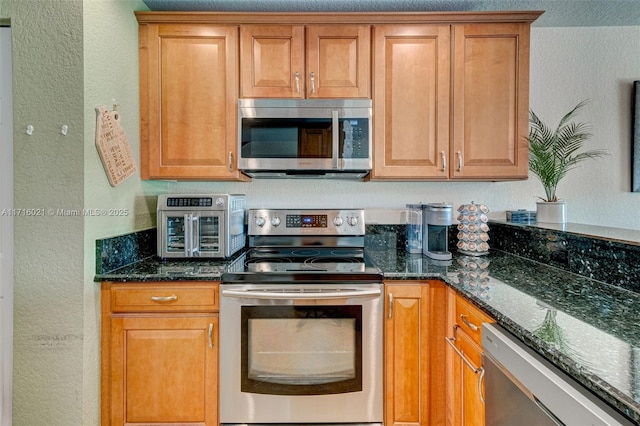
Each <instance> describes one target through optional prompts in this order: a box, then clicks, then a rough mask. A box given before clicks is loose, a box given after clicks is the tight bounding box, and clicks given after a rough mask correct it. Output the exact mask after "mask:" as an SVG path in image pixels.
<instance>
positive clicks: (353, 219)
mask: <svg viewBox="0 0 640 426" xmlns="http://www.w3.org/2000/svg"><path fill="white" fill-rule="evenodd" d="M347 223H348V224H349V225H351V226H356V225H357V224H358V217H357V216H349V217H348V218H347Z"/></svg>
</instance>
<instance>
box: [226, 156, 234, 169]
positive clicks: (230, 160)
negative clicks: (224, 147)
mask: <svg viewBox="0 0 640 426" xmlns="http://www.w3.org/2000/svg"><path fill="white" fill-rule="evenodd" d="M227 166H228V167H229V171H230V172H232V171H233V152H231V151H229V163H228V164H227Z"/></svg>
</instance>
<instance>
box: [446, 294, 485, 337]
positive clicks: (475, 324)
mask: <svg viewBox="0 0 640 426" xmlns="http://www.w3.org/2000/svg"><path fill="white" fill-rule="evenodd" d="M455 322H456V324H457V325H458V326H460V329H462V330H464V332H465V333H466V334H467V335H468V336H469V337H471V340H473V341H474V342H475V343H476V344H478V345H482V323H483V322H494V320H493V319H492V318H491V317H489V316H488V315H486V314H485V313H484V312H482V311H480V310H479V309H478V308H476V307H474V306H472V305H471V304H470V303H469V302H467V301H465V300H464V299H462V298H460V297H457V298H456V310H455Z"/></svg>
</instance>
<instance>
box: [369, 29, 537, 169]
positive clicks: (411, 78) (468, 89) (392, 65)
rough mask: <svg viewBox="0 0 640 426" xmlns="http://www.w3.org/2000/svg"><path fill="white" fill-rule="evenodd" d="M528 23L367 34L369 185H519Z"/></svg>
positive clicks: (524, 153) (524, 151)
mask: <svg viewBox="0 0 640 426" xmlns="http://www.w3.org/2000/svg"><path fill="white" fill-rule="evenodd" d="M534 19H535V18H534ZM530 22H531V21H527V22H522V23H492V22H482V23H469V24H466V23H465V24H451V25H445V24H441V25H429V24H423V25H404V24H397V25H376V26H374V29H373V33H374V42H373V50H374V64H373V67H374V89H373V92H374V125H375V140H374V167H373V171H372V173H371V178H372V179H407V180H438V179H461V180H466V179H470V180H514V179H526V178H527V175H528V155H529V152H528V144H527V140H526V136H527V134H528V109H529V96H528V94H529V28H530ZM450 129H451V130H450Z"/></svg>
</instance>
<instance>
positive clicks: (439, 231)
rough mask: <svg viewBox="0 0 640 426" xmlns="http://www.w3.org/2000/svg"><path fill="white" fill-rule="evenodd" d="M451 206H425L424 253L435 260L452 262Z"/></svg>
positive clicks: (435, 204)
mask: <svg viewBox="0 0 640 426" xmlns="http://www.w3.org/2000/svg"><path fill="white" fill-rule="evenodd" d="M451 209H452V206H451V204H445V203H431V204H426V205H424V206H423V210H424V213H423V221H424V226H423V228H422V229H423V233H424V235H423V237H422V250H423V253H424V254H425V255H426V256H427V257H430V258H431V259H435V260H450V259H451V252H449V226H451V219H452V218H451V214H452V210H451Z"/></svg>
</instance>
